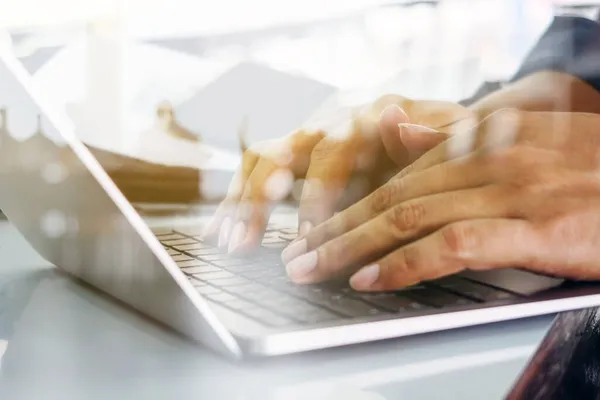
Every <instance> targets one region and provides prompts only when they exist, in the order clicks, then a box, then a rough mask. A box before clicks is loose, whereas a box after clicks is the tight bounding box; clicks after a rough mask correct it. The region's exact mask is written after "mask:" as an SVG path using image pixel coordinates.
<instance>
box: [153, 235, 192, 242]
mask: <svg viewBox="0 0 600 400" xmlns="http://www.w3.org/2000/svg"><path fill="white" fill-rule="evenodd" d="M156 238H157V239H158V240H159V241H160V242H161V243H162V242H164V241H165V240H179V239H185V236H181V235H177V234H171V235H162V236H156Z"/></svg>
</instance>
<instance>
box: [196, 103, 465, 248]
mask: <svg viewBox="0 0 600 400" xmlns="http://www.w3.org/2000/svg"><path fill="white" fill-rule="evenodd" d="M384 110H385V111H384ZM382 111H384V112H383V113H382ZM470 117H471V113H470V112H469V110H467V109H466V108H464V107H462V106H459V105H457V104H454V103H448V102H439V101H413V100H410V99H407V98H404V97H401V96H391V95H390V96H384V97H382V98H381V99H379V100H378V101H376V102H375V103H373V104H370V105H367V106H364V107H358V108H354V109H349V110H341V111H340V112H339V113H337V114H335V115H332V116H329V117H327V118H324V119H320V120H317V121H309V123H307V124H306V125H305V126H304V127H302V128H300V129H299V130H297V131H295V132H293V133H292V134H290V135H288V136H286V137H284V138H282V139H279V140H273V141H269V142H267V143H262V144H259V145H258V146H253V147H252V148H251V149H250V150H249V151H246V152H245V153H244V156H243V160H242V164H241V168H240V170H239V171H238V173H237V174H236V177H235V178H234V180H233V182H232V184H231V186H230V189H229V193H228V196H227V198H226V199H225V200H224V201H223V202H222V204H221V205H220V207H219V209H218V211H217V213H216V215H215V217H214V219H213V221H212V222H211V223H210V224H209V226H208V228H207V231H206V236H207V237H208V238H211V237H212V238H216V237H217V236H218V239H219V246H220V247H221V248H227V247H228V250H229V251H230V252H232V251H242V250H246V249H250V248H252V247H254V246H256V245H258V244H259V243H260V240H261V238H262V235H263V233H264V230H265V226H266V224H267V222H268V219H269V214H270V209H271V208H272V205H273V204H275V203H277V202H280V201H282V200H283V199H284V198H286V197H287V196H288V195H289V194H290V192H292V191H294V193H296V194H297V191H296V190H294V188H295V187H296V188H298V187H299V186H300V190H301V194H300V195H298V197H300V200H299V203H300V204H299V206H300V208H299V227H300V232H301V233H306V232H307V231H308V230H309V229H310V228H311V227H312V226H315V225H318V224H320V223H322V222H323V221H325V220H326V219H328V218H330V217H331V216H332V215H333V214H334V212H335V211H336V210H338V209H340V208H343V207H344V206H345V205H348V204H352V203H354V202H356V201H357V200H358V199H360V198H363V197H364V196H365V195H366V194H368V193H370V192H372V191H373V190H374V189H375V188H376V187H379V186H380V185H381V184H383V183H384V182H386V181H387V180H388V179H389V178H390V177H391V176H393V175H394V174H395V173H396V172H397V171H399V169H400V168H402V167H404V166H406V165H408V164H409V163H410V162H411V161H412V160H413V159H414V158H416V157H417V156H418V155H420V154H421V153H422V152H424V151H425V150H427V149H429V148H432V147H433V146H435V145H436V144H438V143H439V142H440V141H442V140H444V139H445V138H446V137H447V136H446V135H444V134H440V133H438V132H437V131H432V133H431V132H430V134H429V135H427V134H421V135H416V136H415V135H408V137H406V138H404V137H403V138H402V140H401V138H400V136H399V135H398V129H397V126H398V123H408V122H411V123H419V124H422V125H425V126H429V127H432V128H439V129H440V130H443V128H448V129H450V127H451V126H452V124H453V123H455V122H458V121H465V120H468V119H469V118H470ZM403 141H405V142H407V143H409V145H410V146H405V145H404V144H403Z"/></svg>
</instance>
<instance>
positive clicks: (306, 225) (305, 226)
mask: <svg viewBox="0 0 600 400" xmlns="http://www.w3.org/2000/svg"><path fill="white" fill-rule="evenodd" d="M312 228H313V224H312V223H311V222H309V221H304V222H303V223H301V224H300V229H299V230H298V234H299V235H300V236H304V235H306V234H307V233H308V232H309V231H310V230H311V229H312Z"/></svg>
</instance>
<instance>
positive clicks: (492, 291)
mask: <svg viewBox="0 0 600 400" xmlns="http://www.w3.org/2000/svg"><path fill="white" fill-rule="evenodd" d="M431 285H433V286H437V287H442V288H444V289H446V290H450V291H452V292H454V293H458V294H462V295H465V296H468V297H471V298H473V299H475V300H479V301H483V302H485V301H498V300H511V299H516V298H518V296H515V295H513V294H512V293H508V292H505V291H503V290H500V289H496V288H491V287H489V286H485V285H482V284H479V283H475V282H471V281H469V280H467V279H461V278H458V277H448V278H443V279H440V280H436V281H433V282H431Z"/></svg>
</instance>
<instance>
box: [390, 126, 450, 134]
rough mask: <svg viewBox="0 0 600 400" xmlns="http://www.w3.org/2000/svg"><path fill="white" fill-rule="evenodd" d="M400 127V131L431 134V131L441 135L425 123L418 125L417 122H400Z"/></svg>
mask: <svg viewBox="0 0 600 400" xmlns="http://www.w3.org/2000/svg"><path fill="white" fill-rule="evenodd" d="M398 127H399V128H400V133H409V134H410V133H415V134H422V133H425V134H430V133H435V134H438V135H439V133H440V132H439V131H436V130H435V129H431V128H428V127H426V126H423V125H417V124H407V123H399V124H398Z"/></svg>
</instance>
